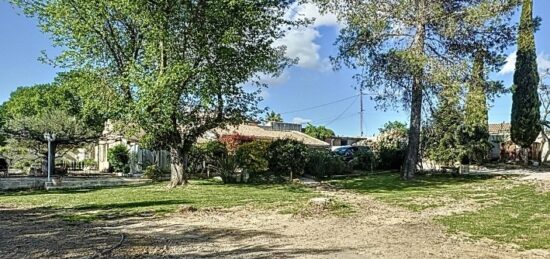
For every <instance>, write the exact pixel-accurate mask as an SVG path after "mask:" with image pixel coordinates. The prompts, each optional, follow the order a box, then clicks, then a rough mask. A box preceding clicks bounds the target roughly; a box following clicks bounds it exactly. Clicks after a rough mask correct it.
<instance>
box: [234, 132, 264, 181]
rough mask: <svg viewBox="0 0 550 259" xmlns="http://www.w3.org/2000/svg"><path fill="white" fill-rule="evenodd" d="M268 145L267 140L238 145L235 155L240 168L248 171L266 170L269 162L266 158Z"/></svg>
mask: <svg viewBox="0 0 550 259" xmlns="http://www.w3.org/2000/svg"><path fill="white" fill-rule="evenodd" d="M269 145H270V143H269V142H266V141H261V140H256V141H252V142H249V143H244V144H242V145H240V146H239V148H238V149H237V152H236V153H235V155H236V157H237V160H238V161H239V165H240V166H241V167H242V169H243V170H244V171H246V172H249V173H262V172H265V171H267V170H268V169H269V163H268V161H267V158H266V153H267V149H268V147H269Z"/></svg>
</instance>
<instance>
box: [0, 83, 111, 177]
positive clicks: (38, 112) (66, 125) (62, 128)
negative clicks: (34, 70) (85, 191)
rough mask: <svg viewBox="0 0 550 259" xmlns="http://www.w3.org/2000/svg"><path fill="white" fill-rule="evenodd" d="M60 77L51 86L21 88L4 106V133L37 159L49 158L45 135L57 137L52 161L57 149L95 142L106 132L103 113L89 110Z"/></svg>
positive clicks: (74, 90) (69, 85) (54, 142)
mask: <svg viewBox="0 0 550 259" xmlns="http://www.w3.org/2000/svg"><path fill="white" fill-rule="evenodd" d="M68 78H69V77H68V76H63V75H62V76H60V77H58V78H57V79H56V82H54V83H52V84H42V85H36V86H32V87H20V88H18V89H17V90H15V91H14V92H13V93H12V94H11V96H10V99H9V100H8V101H7V102H6V103H4V109H3V110H4V112H3V113H4V120H5V125H4V127H3V130H2V131H3V132H4V134H6V135H7V136H8V137H9V138H10V139H11V140H12V141H11V144H12V145H17V146H18V148H21V147H24V148H26V149H28V150H32V151H33V153H34V154H35V155H36V156H37V157H39V158H40V157H42V158H44V159H45V158H46V157H47V152H48V151H47V146H46V144H47V140H46V139H45V138H44V133H50V134H56V139H55V141H53V142H52V153H53V155H52V156H51V158H52V160H51V161H50V165H51V166H52V169H53V167H54V166H55V154H56V153H57V151H58V147H61V148H63V149H64V150H68V149H73V148H76V147H80V146H82V145H83V144H85V143H91V142H94V141H96V140H97V139H98V138H99V136H100V134H101V132H102V129H103V122H104V120H102V119H101V117H102V116H101V114H99V113H97V112H95V111H94V110H91V109H88V108H86V107H87V106H85V104H84V101H83V99H82V98H81V97H80V96H79V95H78V94H77V93H78V91H77V89H75V88H72V87H73V85H71V84H69V83H68V81H70V80H69V79H68Z"/></svg>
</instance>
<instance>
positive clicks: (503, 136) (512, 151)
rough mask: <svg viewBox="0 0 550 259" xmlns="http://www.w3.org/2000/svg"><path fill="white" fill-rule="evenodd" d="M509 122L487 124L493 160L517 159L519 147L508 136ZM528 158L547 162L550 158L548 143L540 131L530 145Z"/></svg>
mask: <svg viewBox="0 0 550 259" xmlns="http://www.w3.org/2000/svg"><path fill="white" fill-rule="evenodd" d="M510 129H511V124H510V123H506V122H503V123H494V124H489V142H491V145H492V148H491V153H490V158H491V159H493V160H497V159H498V160H503V161H508V160H516V159H519V152H520V147H519V146H517V145H516V144H515V143H514V142H513V141H512V139H511V136H510ZM529 159H530V160H537V161H542V162H547V161H549V160H550V143H548V141H545V138H544V136H543V135H542V132H541V133H540V134H539V136H538V137H537V139H536V140H535V142H534V143H533V144H532V145H531V148H530V151H529Z"/></svg>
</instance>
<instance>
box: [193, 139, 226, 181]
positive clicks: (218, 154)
mask: <svg viewBox="0 0 550 259" xmlns="http://www.w3.org/2000/svg"><path fill="white" fill-rule="evenodd" d="M227 153H228V152H227V149H226V147H225V145H224V144H222V143H220V142H219V141H209V142H206V143H203V144H198V145H195V146H193V147H192V148H191V150H190V152H189V160H188V163H187V165H188V170H189V173H190V174H203V173H204V172H205V171H206V169H207V168H208V167H209V166H213V165H215V163H216V161H217V160H218V159H220V158H222V157H225V156H227Z"/></svg>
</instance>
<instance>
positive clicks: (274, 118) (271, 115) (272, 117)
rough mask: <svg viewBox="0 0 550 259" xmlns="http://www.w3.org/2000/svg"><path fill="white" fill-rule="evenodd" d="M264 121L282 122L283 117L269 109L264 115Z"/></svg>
mask: <svg viewBox="0 0 550 259" xmlns="http://www.w3.org/2000/svg"><path fill="white" fill-rule="evenodd" d="M265 121H267V122H269V121H273V122H283V117H282V116H281V114H280V113H275V112H274V111H271V112H270V113H268V114H267V116H266V117H265Z"/></svg>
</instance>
